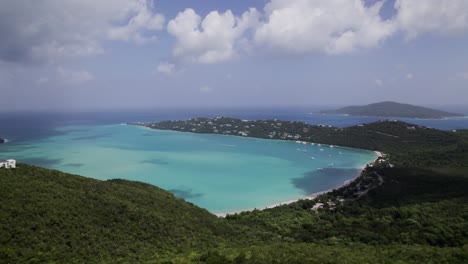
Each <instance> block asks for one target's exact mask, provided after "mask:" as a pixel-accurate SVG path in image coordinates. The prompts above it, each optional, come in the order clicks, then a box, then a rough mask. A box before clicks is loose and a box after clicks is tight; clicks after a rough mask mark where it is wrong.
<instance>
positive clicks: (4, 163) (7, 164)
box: [0, 159, 16, 169]
mask: <svg viewBox="0 0 468 264" xmlns="http://www.w3.org/2000/svg"><path fill="white" fill-rule="evenodd" d="M0 168H5V169H15V168H16V160H13V159H9V160H0Z"/></svg>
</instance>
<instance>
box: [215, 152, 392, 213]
mask: <svg viewBox="0 0 468 264" xmlns="http://www.w3.org/2000/svg"><path fill="white" fill-rule="evenodd" d="M374 153H375V154H376V155H377V157H376V158H375V159H374V161H372V162H371V163H375V162H376V161H377V160H378V159H379V158H382V157H383V153H382V152H380V151H374ZM366 166H367V164H366V165H363V166H361V168H360V170H359V172H358V173H356V174H355V175H354V176H353V177H352V178H351V179H349V180H347V181H344V182H343V183H342V184H340V185H337V186H334V187H332V188H329V189H327V190H324V191H320V192H315V193H312V194H309V195H307V196H305V197H302V198H298V199H291V200H287V201H284V202H280V203H276V204H272V205H267V206H266V207H265V208H263V209H246V210H240V211H233V212H227V213H214V215H216V216H217V217H222V218H224V217H226V216H227V215H229V214H236V213H241V212H249V211H253V210H260V211H262V210H266V209H271V208H275V207H278V206H282V205H288V204H292V203H295V202H297V201H300V200H313V199H315V198H317V197H318V196H319V195H322V194H325V193H328V192H331V191H333V190H336V189H339V188H342V187H345V186H348V185H349V184H351V183H352V182H353V181H355V180H356V179H357V178H359V177H360V176H361V175H362V173H363V172H364V170H365V169H366Z"/></svg>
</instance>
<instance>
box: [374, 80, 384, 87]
mask: <svg viewBox="0 0 468 264" xmlns="http://www.w3.org/2000/svg"><path fill="white" fill-rule="evenodd" d="M374 84H375V85H377V86H378V87H383V86H384V85H385V84H384V81H382V79H375V80H374Z"/></svg>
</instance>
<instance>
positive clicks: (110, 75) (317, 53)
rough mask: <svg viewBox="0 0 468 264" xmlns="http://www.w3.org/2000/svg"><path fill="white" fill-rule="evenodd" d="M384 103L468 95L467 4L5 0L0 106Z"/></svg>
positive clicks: (452, 101)
mask: <svg viewBox="0 0 468 264" xmlns="http://www.w3.org/2000/svg"><path fill="white" fill-rule="evenodd" d="M389 100H390V101H397V102H402V103H411V104H417V105H424V106H437V105H468V1H466V0H446V1H439V0H418V1H414V0H386V1H378V0H250V1H232V0H204V1H193V0H154V1H153V0H41V1H36V0H15V1H13V0H5V1H0V111H23V110H103V109H145V108H167V107H169V108H178V107H185V108H187V107H204V108H207V107H208V108H209V107H240V108H242V107H257V106H258V107H270V106H275V107H276V106H320V105H360V104H368V103H374V102H379V101H389Z"/></svg>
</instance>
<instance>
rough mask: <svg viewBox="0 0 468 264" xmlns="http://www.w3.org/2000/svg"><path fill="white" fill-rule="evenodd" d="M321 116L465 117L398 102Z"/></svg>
mask: <svg viewBox="0 0 468 264" xmlns="http://www.w3.org/2000/svg"><path fill="white" fill-rule="evenodd" d="M320 114H346V115H351V116H375V117H406V118H423V119H442V118H446V117H461V116H464V115H462V114H456V113H449V112H445V111H440V110H436V109H431V108H427V107H421V106H415V105H410V104H401V103H396V102H380V103H375V104H369V105H364V106H348V107H343V108H340V109H336V110H324V111H320Z"/></svg>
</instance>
